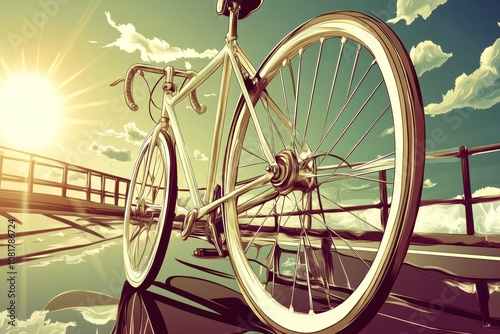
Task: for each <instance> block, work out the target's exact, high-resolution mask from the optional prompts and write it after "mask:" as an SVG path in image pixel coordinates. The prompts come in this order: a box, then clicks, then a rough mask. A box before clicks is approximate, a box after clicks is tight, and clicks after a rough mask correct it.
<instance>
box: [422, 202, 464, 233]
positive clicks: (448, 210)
mask: <svg viewBox="0 0 500 334" xmlns="http://www.w3.org/2000/svg"><path fill="white" fill-rule="evenodd" d="M460 209H461V206H459V205H438V204H435V205H429V206H421V207H420V209H419V210H418V217H417V221H416V223H415V232H419V233H420V232H423V233H456V234H464V233H465V231H466V230H465V217H464V215H463V210H460Z"/></svg>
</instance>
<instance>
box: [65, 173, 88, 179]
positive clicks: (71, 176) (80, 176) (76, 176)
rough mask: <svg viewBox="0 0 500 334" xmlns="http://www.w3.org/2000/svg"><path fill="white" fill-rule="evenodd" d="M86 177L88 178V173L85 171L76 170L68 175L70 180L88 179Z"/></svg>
mask: <svg viewBox="0 0 500 334" xmlns="http://www.w3.org/2000/svg"><path fill="white" fill-rule="evenodd" d="M86 179H87V175H85V174H83V173H78V172H74V173H69V175H68V180H70V181H78V180H86Z"/></svg>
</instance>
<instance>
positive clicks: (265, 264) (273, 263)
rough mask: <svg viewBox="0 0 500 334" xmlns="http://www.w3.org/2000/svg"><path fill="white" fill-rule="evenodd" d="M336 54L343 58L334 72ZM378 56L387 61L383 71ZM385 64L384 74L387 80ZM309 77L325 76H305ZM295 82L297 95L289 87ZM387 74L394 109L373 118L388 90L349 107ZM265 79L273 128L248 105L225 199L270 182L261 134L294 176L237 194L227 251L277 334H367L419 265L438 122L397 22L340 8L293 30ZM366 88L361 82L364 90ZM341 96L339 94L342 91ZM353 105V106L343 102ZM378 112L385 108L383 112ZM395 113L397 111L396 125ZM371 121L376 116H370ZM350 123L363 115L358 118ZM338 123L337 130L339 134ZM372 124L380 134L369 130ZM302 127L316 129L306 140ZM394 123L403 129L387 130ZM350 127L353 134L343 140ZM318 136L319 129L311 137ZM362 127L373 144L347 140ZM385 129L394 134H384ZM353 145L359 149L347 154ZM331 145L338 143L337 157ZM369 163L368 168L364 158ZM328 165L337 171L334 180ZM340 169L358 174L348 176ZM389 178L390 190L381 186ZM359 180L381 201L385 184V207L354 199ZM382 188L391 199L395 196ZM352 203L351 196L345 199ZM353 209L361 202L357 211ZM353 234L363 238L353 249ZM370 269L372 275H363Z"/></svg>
mask: <svg viewBox="0 0 500 334" xmlns="http://www.w3.org/2000/svg"><path fill="white" fill-rule="evenodd" d="M332 43H333V44H332ZM352 44H354V45H352ZM346 45H350V49H348V48H347V47H346ZM329 48H330V49H329ZM358 49H359V50H360V51H359V52H358ZM311 50H312V51H311ZM337 50H338V53H337ZM346 50H347V51H349V52H350V53H351V54H354V53H356V54H357V55H355V56H354V57H355V58H354V59H353V60H352V70H351V68H350V67H346V66H345V65H343V63H342V61H343V58H342V57H343V54H344V52H346ZM323 52H324V53H325V54H327V55H330V54H331V55H335V54H338V57H337V58H336V59H335V58H334V57H333V59H334V60H335V61H330V62H326V61H324V62H321V60H320V59H321V57H322V53H323ZM306 55H307V56H308V57H310V58H311V59H313V60H312V62H311V64H309V63H307V64H304V61H305V60H304V59H306V60H307V59H309V58H306ZM370 57H373V59H374V60H371V63H370ZM329 60H330V59H329ZM362 61H363V62H365V61H366V64H367V65H366V67H367V68H368V69H367V71H365V72H364V73H368V74H367V76H366V77H365V76H364V74H363V75H361V74H360V73H359V71H358V72H356V71H355V69H356V66H357V64H358V63H359V64H361V62H362ZM325 62H326V63H327V65H324V64H325ZM373 63H374V64H373ZM328 64H330V65H328ZM370 64H371V65H370ZM375 65H376V67H377V68H378V71H377V70H374V71H375V72H373V71H372V67H375ZM379 65H380V66H379ZM321 66H330V67H328V69H329V70H330V71H326V70H324V71H323V70H318V68H321ZM342 66H344V67H342ZM287 67H288V68H289V69H286V68H287ZM343 69H344V70H343ZM306 70H310V71H312V72H313V74H310V75H309V76H307V75H306V74H302V71H306ZM342 70H343V72H341V71H342ZM288 72H290V75H289V77H290V78H291V79H290V82H291V83H290V84H289V85H287V84H286V82H285V83H284V80H283V77H284V76H285V75H286V74H287V73H288ZM327 72H328V73H331V74H333V75H332V76H333V77H334V79H332V80H331V81H326V82H327V83H328V85H321V84H318V81H319V80H320V79H323V76H324V73H327ZM294 73H296V76H297V77H295V75H294ZM342 73H343V74H342ZM361 73H362V72H361ZM372 73H374V74H373V78H374V79H372ZM377 75H379V76H380V77H381V79H380V82H381V83H384V84H385V86H386V89H385V94H386V95H387V97H386V98H387V99H388V101H389V103H390V104H389V107H387V108H386V109H385V110H383V112H382V113H379V112H378V111H377V112H375V113H373V115H372V113H371V112H365V109H363V108H365V107H366V106H367V105H370V106H372V103H373V104H378V102H379V100H380V101H382V100H383V98H384V96H383V94H382V93H384V92H382V93H381V95H380V97H379V91H378V89H379V87H380V84H379V86H376V88H375V90H374V91H375V92H376V95H369V98H368V99H366V100H365V103H364V104H362V105H361V107H359V108H360V109H358V108H357V107H356V108H355V107H351V106H350V105H349V104H350V103H351V102H352V101H354V102H352V103H351V104H354V103H355V102H356V101H355V98H354V97H353V96H354V95H355V94H362V93H363V94H364V93H365V92H366V93H369V92H370V89H368V88H365V86H364V85H365V82H368V83H371V82H377V81H378V80H379V79H378V78H376V76H377ZM341 76H342V78H345V80H343V81H342V80H341V81H338V82H344V83H347V82H349V84H347V85H345V86H347V87H344V88H338V87H335V86H336V84H339V85H340V83H337V81H336V80H337V78H338V77H341ZM256 77H257V78H258V83H257V84H256V86H255V87H253V88H252V89H251V90H250V93H251V98H252V103H253V104H254V106H255V112H256V114H257V118H258V120H259V124H255V123H254V120H253V118H252V117H251V116H250V112H249V110H248V106H246V103H245V100H244V99H243V98H240V101H239V103H238V105H237V108H236V111H235V115H234V118H233V122H232V125H231V129H230V132H229V140H228V146H227V150H226V156H225V161H224V170H223V176H224V183H223V184H224V187H223V189H224V192H225V193H227V192H231V191H233V190H234V189H236V188H237V187H238V186H239V185H242V184H245V183H246V182H247V181H246V180H251V179H255V178H256V177H258V176H259V175H262V174H264V173H266V172H265V170H264V169H265V167H267V170H269V168H270V166H266V164H268V163H267V161H266V159H265V158H264V155H263V154H262V152H261V150H260V149H259V147H258V146H256V143H257V142H258V141H257V134H256V131H255V128H256V127H257V126H260V128H261V130H262V132H263V133H264V137H265V139H266V142H267V144H268V145H269V147H270V148H271V150H272V151H273V153H274V154H275V157H276V159H277V160H279V162H278V167H279V171H280V172H281V174H282V175H281V176H280V177H278V176H276V175H278V174H279V173H277V174H275V177H274V178H273V180H272V182H271V183H270V184H267V185H266V186H263V187H259V188H258V189H255V191H254V192H253V193H248V194H246V195H245V196H241V197H239V198H232V199H230V200H228V201H227V202H226V203H225V204H224V206H223V210H224V223H225V230H226V242H227V248H228V252H229V257H230V261H231V264H232V267H233V270H234V272H235V276H236V279H237V281H238V284H239V287H240V290H241V292H242V295H243V297H244V298H245V300H246V301H247V303H248V304H249V305H250V307H251V308H252V309H253V311H254V312H255V314H256V315H257V316H258V317H259V318H260V319H261V320H262V321H263V322H264V323H266V324H268V325H269V326H270V327H272V328H273V329H274V330H275V331H277V332H286V333H313V332H314V333H316V332H323V331H327V332H336V333H337V332H346V333H353V332H357V331H359V330H361V328H363V327H364V326H365V325H366V324H367V323H368V322H369V321H370V320H371V319H372V318H373V317H374V316H375V314H376V313H377V312H378V310H379V308H380V306H381V305H382V304H383V303H384V301H385V300H386V298H387V296H388V294H389V292H390V290H391V288H392V286H393V283H394V281H395V279H396V276H397V273H398V271H399V269H400V267H401V265H402V262H403V260H404V257H405V255H406V252H407V249H408V246H409V242H410V237H411V235H412V231H413V226H414V223H415V219H416V216H417V212H418V207H419V202H420V196H421V189H422V180H423V165H424V160H425V148H424V146H425V125H424V114H423V105H422V99H421V94H420V88H419V85H418V79H417V76H416V74H415V71H414V68H413V64H412V62H411V60H410V58H409V56H408V54H407V52H406V50H405V48H404V46H403V44H402V42H401V41H400V40H399V38H398V37H397V36H396V34H395V33H394V32H393V31H392V30H391V29H390V28H389V27H388V26H387V25H386V24H385V23H383V22H381V21H380V20H378V19H376V18H374V17H371V16H368V15H365V14H362V13H358V12H349V11H339V12H332V13H327V14H324V15H322V16H319V17H317V18H315V19H313V20H311V21H309V22H307V23H305V24H303V25H302V26H300V27H299V28H297V29H296V30H294V31H293V32H291V33H290V34H289V35H288V36H287V37H286V38H284V39H283V40H282V41H281V42H280V43H279V44H278V45H277V46H276V47H275V48H274V49H273V51H272V52H271V53H270V54H269V56H268V57H267V58H266V60H265V61H264V62H263V64H262V66H261V67H260V69H259V70H258V72H257V76H256ZM357 78H360V79H359V82H358V85H357V86H356V85H355V84H354V82H356V79H357ZM367 78H369V79H367ZM349 79H350V80H349ZM301 80H302V82H305V83H306V84H305V86H306V88H303V89H306V90H305V91H306V92H307V91H308V90H307V89H308V88H309V87H310V88H311V93H309V94H305V102H303V103H302V104H301V103H300V101H299V100H300V97H301V96H304V94H303V92H304V90H303V89H302V90H301V87H299V83H301V82H300V81H301ZM325 80H326V79H325ZM367 80H368V81H367ZM330 82H331V84H330ZM273 83H274V84H273ZM321 83H322V82H321ZM351 85H352V86H351ZM326 86H327V87H328V89H326V88H325V87H326ZM317 87H319V88H318V91H315V89H316V88H317ZM330 87H331V91H332V92H333V93H329V92H328V91H329V90H330ZM342 87H343V86H342ZM334 88H335V89H334ZM280 90H281V91H282V93H281V97H280V100H281V99H282V100H283V102H282V103H281V104H279V106H278V101H277V100H278V99H276V100H273V99H272V97H274V96H275V94H274V93H276V92H277V93H278V96H279V95H280ZM313 91H314V93H312V92H313ZM353 91H354V93H352V92H353ZM320 93H322V94H323V95H325V94H326V95H325V96H327V95H330V97H329V99H327V101H324V102H322V103H323V105H321V102H317V101H319V98H318V96H319V95H320ZM273 94H274V95H273ZM301 94H302V95H301ZM335 94H339V95H338V96H339V97H337V95H335ZM374 94H375V93H374ZM269 96H270V97H269ZM290 96H291V97H290ZM332 96H333V98H332ZM341 96H345V100H343V99H344V98H343V97H341ZM373 99H375V100H373ZM342 100H343V101H346V102H339V101H342ZM361 101H362V100H361ZM373 101H376V102H377V103H375V102H373ZM335 104H338V113H334V114H329V110H330V109H329V108H330V107H332V106H334V105H335ZM325 105H326V108H324V109H325V112H324V113H323V114H321V115H320V116H318V117H316V116H315V114H314V112H315V111H316V110H323V109H322V108H320V106H321V107H324V106H325ZM292 106H293V108H292ZM346 106H347V107H346ZM382 106H383V107H385V104H384V105H382ZM348 109H349V110H351V109H352V111H347V110H348ZM375 109H376V106H373V107H370V108H369V110H370V111H371V110H375ZM306 110H307V112H306ZM356 110H359V111H360V112H357V111H356ZM361 110H362V112H361ZM381 110H382V109H381ZM387 110H391V111H392V114H390V115H389V116H387V115H388V114H387V113H386V111H387ZM299 112H300V114H299ZM347 112H349V114H346V113H347ZM311 114H313V116H311ZM361 114H362V115H363V118H358V116H359V115H361ZM345 115H350V116H348V117H347V116H346V119H345V120H344V119H343V118H344V116H345ZM374 115H375V116H377V115H378V117H379V118H375V116H374ZM315 117H316V118H315ZM370 117H371V118H370ZM323 118H324V120H325V122H323V125H321V119H323ZM332 118H334V120H333V121H332V122H331V125H330V126H326V125H325V123H326V121H327V120H331V119H332ZM368 118H369V119H370V120H369V121H368V120H365V119H368ZM318 119H319V121H318ZM372 119H375V120H374V121H373V123H371V124H372V125H371V126H370V127H368V130H366V132H364V133H363V131H365V129H366V125H367V124H370V122H371V120H372ZM301 122H303V124H305V125H304V131H303V132H300V131H301V129H302V123H301ZM342 122H343V123H342ZM363 122H365V123H363ZM391 122H392V126H393V127H392V128H391V127H387V126H388V125H390V123H391ZM341 123H342V124H345V126H344V127H343V128H342V127H340V129H339V130H338V132H335V131H337V130H335V129H334V128H335V127H336V126H337V124H341ZM328 124H330V121H328ZM352 124H357V126H355V127H353V126H352ZM308 126H310V127H311V129H312V130H309V131H308ZM363 126H364V127H363ZM320 128H322V131H319V130H320ZM325 128H327V129H328V131H327V130H326V129H325ZM361 128H363V129H362V130H361V131H360V135H359V137H358V135H356V136H354V135H353V136H352V137H353V138H354V139H352V138H350V137H349V136H345V134H346V133H348V132H349V133H350V132H353V131H358V129H361ZM332 129H333V130H332ZM384 129H385V130H386V131H387V133H386V131H384V133H382V134H383V135H382V134H381V132H382V131H381V130H384ZM313 130H314V131H313ZM330 130H331V131H330ZM307 131H308V132H307ZM391 131H392V132H391ZM325 132H326V134H325ZM318 134H321V135H319V136H318ZM287 135H288V137H287ZM289 137H290V138H289ZM388 137H389V138H390V139H389V138H388ZM367 138H369V139H367ZM356 140H358V142H356ZM341 141H345V142H346V144H344V145H337V143H339V142H341ZM332 142H334V144H333V145H332V144H331V143H332ZM351 142H352V144H351ZM391 143H392V144H391ZM323 144H325V145H326V144H328V146H327V148H326V149H325V150H323V149H322V148H323V147H321V145H323ZM350 145H352V147H351V146H350ZM386 146H387V147H388V148H385V147H386ZM277 147H278V148H277ZM311 148H314V149H311ZM391 150H393V151H391ZM380 151H381V152H382V153H380ZM384 152H385V155H384ZM379 153H380V154H382V155H380V154H379ZM365 155H366V156H367V159H360V158H362V157H363V156H365ZM380 156H382V158H380ZM355 158H356V159H355ZM357 159H359V160H357ZM325 161H326V163H325ZM391 161H393V162H391ZM323 163H325V164H326V165H321V164H323ZM328 163H329V165H328ZM256 166H259V167H258V168H257V167H256ZM250 168H252V172H250V171H249V169H250ZM320 168H324V169H321V170H333V171H332V172H331V173H330V174H326V175H322V174H321V173H319V170H320ZM338 169H344V170H345V172H344V173H336V171H337V170H338ZM275 171H276V170H275ZM381 172H383V174H384V177H385V178H387V181H384V180H382V181H381V180H380V178H379V177H380V176H381V175H382V174H381ZM311 175H312V176H311ZM375 176H376V177H377V179H376V180H377V181H376V182H375V181H374V180H375ZM359 181H364V182H368V183H369V184H370V185H373V187H371V188H370V189H367V190H366V191H364V190H363V192H362V193H360V196H368V197H369V195H370V194H372V193H370V191H373V189H372V188H374V189H375V188H376V191H377V194H378V193H380V197H381V199H380V202H379V203H377V204H376V205H373V203H370V201H371V200H373V198H367V199H365V198H350V196H351V195H350V193H349V192H348V191H347V190H346V189H348V188H349V187H350V188H351V189H354V188H356V187H355V186H354V185H356V184H359ZM356 182H358V183H356ZM327 185H329V186H331V187H332V189H334V190H332V189H330V188H327V189H326V190H323V189H322V190H321V192H320V187H323V186H327ZM337 188H338V189H337ZM357 188H362V187H361V186H357ZM382 189H385V191H389V193H390V194H389V196H386V197H385V200H383V199H382V194H383V190H382ZM335 194H336V195H337V196H335ZM341 194H342V196H345V197H346V198H347V199H342V198H341V196H340V195H341ZM388 199H389V201H388ZM294 200H295V202H294ZM344 200H345V201H346V203H347V202H349V201H350V203H348V204H345V205H344V202H343V201H344ZM361 201H363V202H361ZM285 207H286V210H285ZM295 208H296V209H295ZM363 208H364V210H365V211H363ZM370 210H378V211H379V212H377V217H380V219H379V220H380V221H379V222H378V224H379V225H380V227H379V226H376V224H375V223H373V224H372V223H371V222H372V220H371V219H368V218H364V217H368V216H369V215H368V213H367V212H369V211H370ZM353 212H355V213H353ZM370 212H371V211H370ZM371 215H372V216H374V215H373V214H371ZM270 217H271V219H269V218H270ZM346 217H347V218H346ZM362 217H363V218H362ZM327 218H328V219H327ZM349 219H350V220H349ZM352 220H359V221H356V223H357V224H358V225H357V226H360V228H363V229H366V231H365V230H363V231H361V232H362V233H363V234H364V235H370V233H371V234H373V235H380V238H381V239H380V242H379V243H378V246H380V248H379V249H378V251H377V252H376V255H375V256H370V254H371V253H370V252H369V251H366V249H368V248H367V247H363V245H364V244H363V240H361V239H359V238H358V237H357V236H356V234H355V233H349V232H348V231H346V230H345V229H344V230H342V228H343V227H345V224H347V223H350V221H352ZM294 224H295V225H294ZM291 225H294V226H291ZM367 225H370V226H367ZM372 225H373V226H372ZM384 225H385V227H384ZM297 226H298V227H297ZM339 226H340V227H339ZM373 228H374V229H375V230H374V231H370V230H371V229H373ZM361 232H360V233H361ZM347 237H350V238H353V239H356V238H358V240H353V241H352V242H351V241H349V243H350V244H349V243H348V242H347V240H346V238H347ZM372 243H374V244H376V241H375V242H372ZM344 244H345V245H344ZM290 248H291V249H292V250H291V251H290ZM342 249H343V250H342ZM341 250H342V251H341ZM360 254H362V255H360ZM283 257H284V258H285V259H283ZM347 264H348V265H349V266H347ZM365 266H366V267H367V268H365ZM349 270H351V271H353V272H354V278H351V277H348V274H347V271H349ZM363 270H364V271H365V273H364V274H363V273H362V275H365V276H364V277H361V278H359V277H358V276H359V275H360V274H359V273H360V272H363ZM343 275H345V278H343V277H342V276H343ZM351 280H352V281H351ZM356 284H357V286H355V285H356ZM300 298H301V300H298V299H300ZM333 303H336V304H335V306H334V307H332V304H333Z"/></svg>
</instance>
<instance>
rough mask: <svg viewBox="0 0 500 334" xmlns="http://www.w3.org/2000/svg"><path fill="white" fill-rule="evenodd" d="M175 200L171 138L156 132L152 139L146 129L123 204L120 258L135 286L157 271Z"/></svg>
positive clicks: (147, 281) (145, 282)
mask: <svg viewBox="0 0 500 334" xmlns="http://www.w3.org/2000/svg"><path fill="white" fill-rule="evenodd" d="M149 151H152V156H151V162H149V163H148V162H147V158H148V153H149ZM176 200H177V166H176V159H175V152H174V148H173V145H172V142H171V139H170V137H169V136H168V135H165V134H164V133H163V132H160V134H159V136H158V138H157V140H156V142H152V141H151V133H150V134H149V135H148V137H146V139H145V141H144V144H143V145H142V148H141V150H140V153H139V156H138V158H137V162H136V164H135V166H134V171H133V173H132V178H131V180H130V187H129V191H128V196H127V201H126V204H125V217H124V231H123V258H124V264H125V273H126V276H127V280H128V282H129V283H130V284H131V285H132V286H133V287H135V288H144V289H145V288H147V287H149V286H150V285H151V283H153V281H154V280H155V278H156V276H157V275H158V272H159V270H160V268H161V265H162V263H163V258H164V257H165V253H166V251H167V247H168V242H169V239H170V233H171V230H172V222H173V219H174V212H175V203H176Z"/></svg>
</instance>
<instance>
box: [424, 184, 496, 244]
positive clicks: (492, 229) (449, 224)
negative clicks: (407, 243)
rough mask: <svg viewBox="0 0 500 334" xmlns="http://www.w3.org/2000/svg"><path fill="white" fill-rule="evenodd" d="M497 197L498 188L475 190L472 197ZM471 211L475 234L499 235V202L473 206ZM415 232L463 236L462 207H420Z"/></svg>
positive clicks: (437, 205) (464, 230)
mask: <svg viewBox="0 0 500 334" xmlns="http://www.w3.org/2000/svg"><path fill="white" fill-rule="evenodd" d="M426 181H427V180H426ZM430 183H432V181H430ZM498 195H500V188H495V187H485V188H481V189H479V190H476V191H475V192H474V193H473V194H472V197H474V198H477V197H481V196H498ZM456 198H463V195H460V196H456ZM472 211H473V217H474V226H475V231H476V233H480V234H499V233H500V201H497V202H487V203H479V204H474V205H473V206H472ZM415 232H423V233H457V234H465V232H466V227H465V210H464V207H463V205H458V204H457V205H439V204H435V205H428V206H421V207H420V209H419V211H418V217H417V221H416V223H415Z"/></svg>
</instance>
